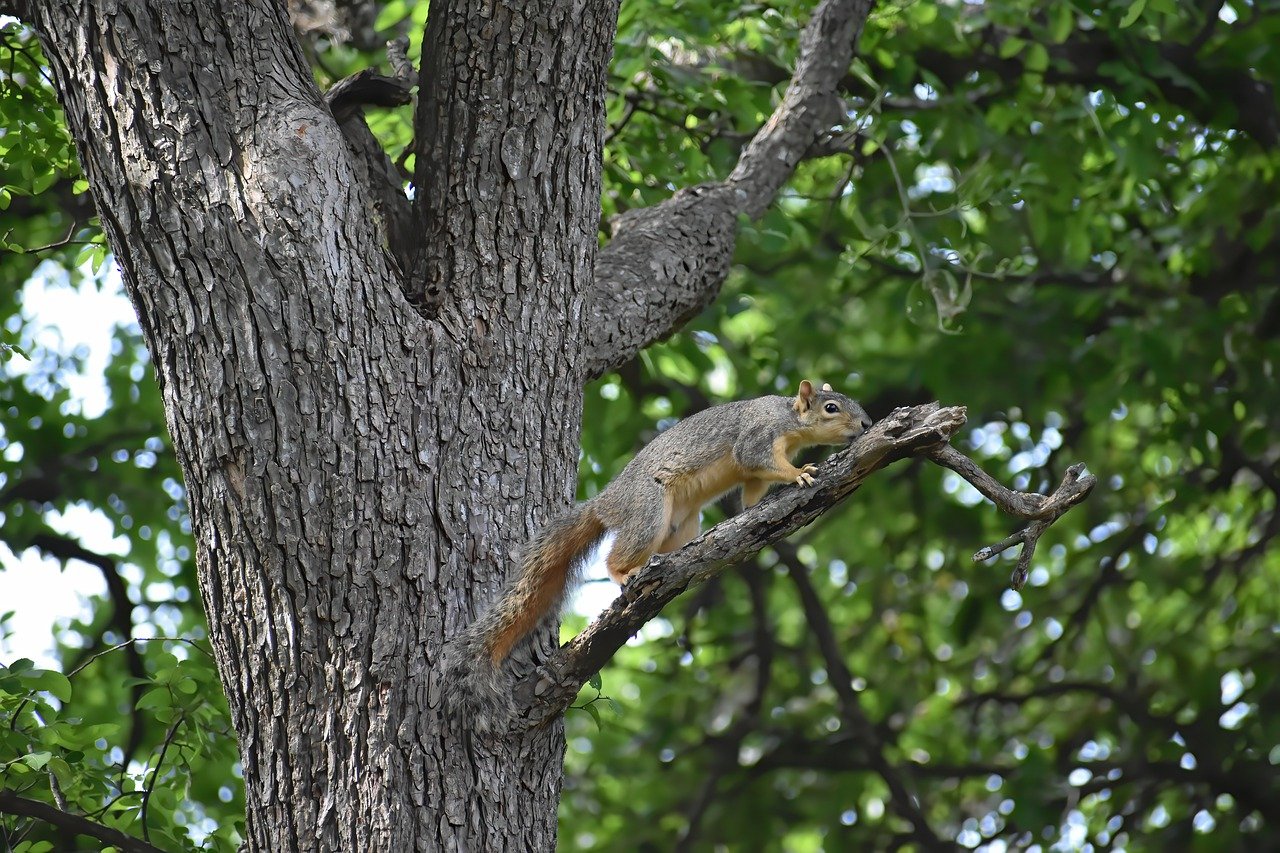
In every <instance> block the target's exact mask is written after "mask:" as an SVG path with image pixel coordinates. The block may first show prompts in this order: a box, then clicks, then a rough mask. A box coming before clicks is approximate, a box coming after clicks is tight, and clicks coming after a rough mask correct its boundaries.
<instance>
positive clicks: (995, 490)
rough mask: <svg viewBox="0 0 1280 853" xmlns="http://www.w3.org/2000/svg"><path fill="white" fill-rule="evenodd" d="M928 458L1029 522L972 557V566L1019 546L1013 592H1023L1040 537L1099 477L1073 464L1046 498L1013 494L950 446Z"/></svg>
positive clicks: (1077, 464) (1027, 494)
mask: <svg viewBox="0 0 1280 853" xmlns="http://www.w3.org/2000/svg"><path fill="white" fill-rule="evenodd" d="M929 458H930V459H932V460H933V461H934V462H936V463H938V464H939V465H941V466H942V467H944V468H950V469H951V470H952V471H955V472H956V473H957V474H959V475H960V476H961V477H964V478H965V479H966V480H968V481H969V482H970V483H972V484H973V487H974V488H976V489H977V490H978V491H980V492H982V494H983V495H985V496H986V497H987V499H988V500H990V501H991V502H992V503H994V504H995V505H996V506H998V507H1000V509H1002V510H1004V511H1005V512H1007V513H1009V514H1010V515H1016V516H1018V517H1019V518H1027V519H1030V520H1031V524H1028V525H1027V526H1026V527H1024V528H1023V529H1022V530H1019V531H1018V532H1017V533H1014V534H1012V535H1010V536H1006V537H1005V538H1004V539H1001V540H1000V541H999V542H997V543H995V544H994V545H988V546H987V547H985V548H981V549H979V550H978V552H977V553H976V554H974V555H973V561H974V562H975V563H981V562H982V561H983V560H990V559H991V558H992V557H994V556H996V555H997V554H1000V553H1003V552H1004V551H1007V550H1008V549H1010V548H1012V547H1013V546H1014V545H1017V544H1018V543H1022V553H1021V554H1019V555H1018V563H1017V565H1016V566H1015V567H1014V569H1013V576H1012V577H1011V578H1010V579H1009V585H1010V586H1011V587H1013V588H1014V589H1022V587H1023V584H1025V583H1026V582H1027V574H1028V573H1029V572H1030V571H1031V558H1032V557H1033V556H1034V555H1035V553H1036V545H1037V544H1038V543H1039V541H1040V536H1041V534H1043V533H1044V532H1045V531H1046V530H1048V529H1049V526H1050V525H1051V524H1053V523H1054V522H1055V521H1057V520H1058V519H1059V518H1061V517H1062V514H1063V513H1065V512H1066V511H1067V510H1069V509H1071V508H1072V507H1073V506H1075V505H1076V504H1078V503H1080V502H1081V501H1082V500H1084V499H1085V498H1087V497H1089V493H1090V492H1092V491H1093V487H1094V486H1096V485H1097V484H1098V478H1097V477H1094V476H1093V475H1092V474H1084V476H1081V474H1083V473H1084V465H1083V464H1081V463H1076V464H1075V465H1072V466H1071V467H1070V468H1068V469H1067V473H1066V475H1065V476H1063V478H1062V483H1061V484H1060V485H1059V486H1058V488H1057V489H1055V490H1054V492H1053V494H1051V495H1049V496H1048V497H1045V496H1044V495H1040V494H1036V493H1034V492H1030V493H1029V492H1015V491H1012V490H1010V489H1006V488H1005V487H1004V486H1002V485H1000V484H999V483H997V482H996V481H995V480H993V479H992V478H991V477H990V476H989V475H988V474H987V472H985V471H983V470H982V469H981V468H979V467H978V466H977V464H976V463H974V461H973V460H972V459H970V458H969V457H967V456H965V455H964V454H963V453H961V452H960V451H958V450H956V449H955V448H954V447H952V446H950V445H939V446H938V447H935V448H933V449H932V450H931V451H930V452H929Z"/></svg>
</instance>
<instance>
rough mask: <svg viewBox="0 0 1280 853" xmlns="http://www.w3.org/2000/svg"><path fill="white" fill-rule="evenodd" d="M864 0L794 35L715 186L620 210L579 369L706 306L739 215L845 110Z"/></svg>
mask: <svg viewBox="0 0 1280 853" xmlns="http://www.w3.org/2000/svg"><path fill="white" fill-rule="evenodd" d="M870 10H871V0H823V2H822V3H821V4H819V6H818V8H817V9H816V10H815V11H814V13H813V17H812V18H811V19H810V21H809V24H808V26H806V27H805V29H804V32H803V33H802V34H801V37H800V57H799V59H798V61H797V63H796V71H795V74H794V76H793V77H792V79H791V84H790V85H789V86H788V87H787V90H786V92H785V94H784V95H783V96H782V101H781V103H780V104H779V105H778V108H777V109H776V110H774V112H773V115H772V116H770V118H769V120H768V122H766V123H765V125H764V127H762V128H761V129H760V131H759V132H758V133H757V134H756V135H755V138H754V139H752V140H751V142H750V143H749V144H748V145H747V147H746V148H745V149H744V150H743V152H742V155H741V157H740V158H739V160H738V164H737V167H736V168H735V169H734V170H733V173H732V174H731V175H730V176H729V177H728V179H726V180H725V181H722V182H720V183H718V184H713V185H709V186H704V187H697V188H694V189H692V190H686V191H682V192H678V193H676V194H675V195H674V196H672V197H671V198H670V199H668V200H667V201H664V202H662V203H660V204H657V205H654V206H653V207H649V208H644V209H642V210H636V211H630V212H628V213H627V214H625V215H623V216H622V217H621V219H620V220H619V222H618V224H617V226H616V227H615V233H614V236H613V239H612V240H610V241H609V243H608V244H607V245H606V246H605V247H604V248H603V249H602V250H601V251H600V254H599V257H598V258H597V260H596V267H595V285H594V289H593V291H592V293H591V294H590V297H589V298H590V303H589V314H588V318H587V330H586V332H587V346H586V364H585V368H586V370H587V373H588V375H589V376H591V377H595V376H599V375H600V374H602V373H604V372H605V371H607V370H611V369H613V368H615V367H617V366H618V365H620V364H623V363H624V362H626V361H627V360H628V359H630V358H631V357H632V356H633V355H634V354H635V353H636V352H638V351H639V350H640V349H641V348H643V347H644V346H646V345H648V344H650V343H652V342H653V341H655V340H660V339H662V338H664V337H666V336H668V335H670V334H671V333H672V332H674V331H675V330H676V329H678V328H679V327H680V326H681V325H682V324H683V323H685V322H686V321H687V320H688V319H689V318H690V317H692V316H694V315H695V314H697V313H698V312H699V311H701V310H702V309H703V308H704V307H706V305H708V304H709V303H710V302H711V300H712V299H714V298H715V296H716V294H717V293H718V292H719V290H720V285H721V284H722V283H723V282H724V279H725V276H726V275H728V272H729V262H730V260H731V258H732V257H733V247H734V240H735V237H736V235H737V226H738V221H737V218H738V215H739V214H746V215H748V216H751V217H753V218H754V217H759V216H760V215H761V214H762V213H764V211H765V210H767V209H768V207H769V205H770V204H772V203H773V200H774V198H775V197H776V196H777V194H778V191H779V190H780V189H781V188H782V186H783V184H785V183H786V182H787V180H788V179H790V177H791V175H792V173H793V172H794V171H795V168H796V164H797V163H799V162H800V161H801V159H803V157H804V155H805V152H806V151H807V150H808V149H809V147H810V145H811V144H812V143H813V141H814V140H815V139H817V138H818V136H819V134H821V133H825V132H827V131H829V130H830V129H831V126H832V124H834V123H837V122H838V121H839V120H840V117H841V115H842V112H841V109H840V101H839V99H838V98H837V96H836V90H837V87H838V83H839V81H840V79H841V78H842V77H843V76H844V75H845V73H846V72H847V71H848V68H849V63H850V61H851V60H852V59H853V48H854V43H855V42H856V41H857V37H858V33H859V31H860V30H861V28H862V24H863V22H864V21H865V20H866V18H867V13H868V12H870Z"/></svg>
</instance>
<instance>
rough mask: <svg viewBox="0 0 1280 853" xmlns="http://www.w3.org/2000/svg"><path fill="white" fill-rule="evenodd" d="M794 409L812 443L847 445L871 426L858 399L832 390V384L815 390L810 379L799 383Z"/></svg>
mask: <svg viewBox="0 0 1280 853" xmlns="http://www.w3.org/2000/svg"><path fill="white" fill-rule="evenodd" d="M791 407H792V408H793V409H795V411H796V415H797V416H798V417H799V418H800V423H801V424H802V425H803V427H804V431H805V434H806V435H805V437H806V438H808V439H809V441H810V442H812V443H813V444H847V443H849V442H850V441H853V440H854V439H855V438H857V437H858V436H860V435H862V434H863V433H864V432H866V431H867V429H868V428H869V427H870V426H871V418H869V417H867V413H866V412H865V411H863V409H862V407H861V406H859V405H858V403H857V402H856V401H855V400H850V399H849V398H848V397H846V396H845V395H843V394H840V393H838V392H836V391H833V390H831V386H830V385H823V386H822V390H820V391H819V390H815V389H814V387H813V383H812V382H810V381H809V380H808V379H806V380H804V381H803V382H801V383H800V391H799V393H797V394H796V399H795V401H794V402H793V403H792V404H791Z"/></svg>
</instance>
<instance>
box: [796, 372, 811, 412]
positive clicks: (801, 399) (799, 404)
mask: <svg viewBox="0 0 1280 853" xmlns="http://www.w3.org/2000/svg"><path fill="white" fill-rule="evenodd" d="M812 404H813V383H812V382H810V381H809V380H808V379H804V380H801V382H800V393H799V394H797V395H796V401H795V403H793V404H792V407H793V408H794V409H795V410H796V411H797V412H807V411H808V410H809V407H810V406H811V405H812Z"/></svg>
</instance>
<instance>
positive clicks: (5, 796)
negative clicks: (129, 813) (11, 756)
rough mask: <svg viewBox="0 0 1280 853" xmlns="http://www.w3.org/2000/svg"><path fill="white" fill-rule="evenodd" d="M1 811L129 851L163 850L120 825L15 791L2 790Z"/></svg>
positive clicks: (0, 797)
mask: <svg viewBox="0 0 1280 853" xmlns="http://www.w3.org/2000/svg"><path fill="white" fill-rule="evenodd" d="M0 812H3V813H4V814H11V815H18V816H19V817H30V818H35V819H36V820H42V821H44V822H45V823H48V824H51V825H52V826H56V827H58V828H59V829H63V830H66V831H68V832H73V833H75V834H76V835H84V836H87V837H89V838H96V839H97V840H98V841H101V842H103V843H104V844H107V845H110V846H112V847H118V848H119V849H121V850H124V851H127V853H163V851H162V850H161V849H160V848H159V847H155V846H153V845H151V844H148V843H147V842H145V841H143V840H142V839H140V838H134V837H133V836H132V835H127V834H125V833H123V832H121V831H120V830H118V829H112V828H111V827H109V826H103V825H102V824H100V823H97V822H96V821H92V820H89V818H87V817H83V816H82V815H78V814H72V813H71V812H67V811H63V810H62V809H59V808H55V807H54V806H51V805H49V804H48V803H42V802H40V801H39V800H29V799H27V798H26V797H19V796H18V795H17V794H15V793H13V792H11V791H3V790H0Z"/></svg>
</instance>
